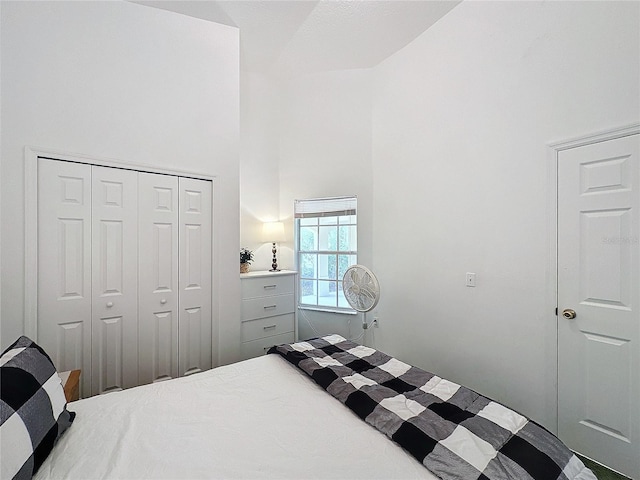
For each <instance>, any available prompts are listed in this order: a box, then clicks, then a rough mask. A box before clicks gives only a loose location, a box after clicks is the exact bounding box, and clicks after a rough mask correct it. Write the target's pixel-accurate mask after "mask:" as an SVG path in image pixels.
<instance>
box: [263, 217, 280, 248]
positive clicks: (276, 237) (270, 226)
mask: <svg viewBox="0 0 640 480" xmlns="http://www.w3.org/2000/svg"><path fill="white" fill-rule="evenodd" d="M262 240H263V241H265V242H272V243H275V242H283V241H284V240H285V237H284V223H282V222H265V223H264V224H263V225H262Z"/></svg>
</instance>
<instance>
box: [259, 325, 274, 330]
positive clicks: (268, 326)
mask: <svg viewBox="0 0 640 480" xmlns="http://www.w3.org/2000/svg"><path fill="white" fill-rule="evenodd" d="M262 328H263V329H264V330H269V329H271V328H276V326H275V325H267V326H266V327H262Z"/></svg>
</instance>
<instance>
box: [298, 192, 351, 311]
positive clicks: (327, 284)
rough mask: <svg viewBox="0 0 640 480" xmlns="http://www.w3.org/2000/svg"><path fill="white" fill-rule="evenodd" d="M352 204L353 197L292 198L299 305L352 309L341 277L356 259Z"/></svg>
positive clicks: (317, 307) (332, 309)
mask: <svg viewBox="0 0 640 480" xmlns="http://www.w3.org/2000/svg"><path fill="white" fill-rule="evenodd" d="M356 204H357V200H356V198H355V197H340V198H320V199H313V200H296V203H295V218H296V238H297V243H296V245H297V257H298V258H297V261H298V270H299V272H300V277H299V278H300V288H299V292H300V298H299V304H300V306H301V307H303V308H304V307H307V308H315V309H321V310H331V311H352V309H351V307H350V306H349V304H348V303H347V300H346V299H345V298H344V294H343V293H342V277H343V276H344V273H345V272H346V270H347V268H349V266H351V265H353V264H355V263H357V253H358V246H357V245H358V236H357V219H356Z"/></svg>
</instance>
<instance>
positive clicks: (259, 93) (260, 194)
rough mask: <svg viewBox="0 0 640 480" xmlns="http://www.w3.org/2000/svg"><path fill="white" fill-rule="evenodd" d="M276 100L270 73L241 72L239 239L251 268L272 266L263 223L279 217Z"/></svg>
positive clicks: (283, 263) (283, 264) (274, 84)
mask: <svg viewBox="0 0 640 480" xmlns="http://www.w3.org/2000/svg"><path fill="white" fill-rule="evenodd" d="M279 102H280V98H279V91H278V88H277V82H276V81H275V80H274V79H273V78H272V77H270V76H269V75H265V74H261V73H252V72H245V71H243V72H242V73H241V75H240V197H241V212H240V242H241V246H243V247H246V248H248V249H250V250H251V251H253V253H254V261H253V263H252V264H251V269H252V270H269V269H270V268H271V259H272V253H271V244H270V243H265V242H263V241H262V224H263V223H264V222H273V221H278V220H280V218H279V215H280V207H279V194H280V179H279V175H278V148H279V137H278V133H279V129H278V122H279V115H280V112H279ZM289 233H290V232H289ZM290 238H292V237H291V236H290ZM288 243H289V244H290V243H291V242H288ZM278 260H279V262H278V267H279V268H281V269H282V268H291V267H292V265H289V264H287V265H285V262H284V261H283V262H280V255H278Z"/></svg>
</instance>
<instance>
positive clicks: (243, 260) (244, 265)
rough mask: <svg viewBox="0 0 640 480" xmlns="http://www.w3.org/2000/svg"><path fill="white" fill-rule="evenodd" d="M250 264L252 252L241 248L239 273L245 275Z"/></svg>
mask: <svg viewBox="0 0 640 480" xmlns="http://www.w3.org/2000/svg"><path fill="white" fill-rule="evenodd" d="M251 262H253V252H252V251H251V250H249V249H248V248H244V247H242V248H241V249H240V273H247V272H248V271H249V265H251Z"/></svg>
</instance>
